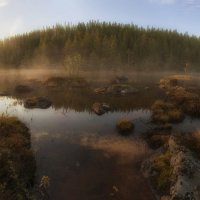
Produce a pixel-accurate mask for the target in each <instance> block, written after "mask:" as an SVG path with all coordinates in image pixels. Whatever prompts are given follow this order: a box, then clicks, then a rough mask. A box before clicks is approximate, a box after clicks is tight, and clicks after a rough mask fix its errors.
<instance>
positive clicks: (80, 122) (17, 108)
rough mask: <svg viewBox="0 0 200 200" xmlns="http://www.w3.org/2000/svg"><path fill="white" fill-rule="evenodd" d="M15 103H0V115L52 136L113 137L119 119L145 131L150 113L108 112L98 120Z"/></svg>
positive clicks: (3, 101) (93, 116) (83, 113)
mask: <svg viewBox="0 0 200 200" xmlns="http://www.w3.org/2000/svg"><path fill="white" fill-rule="evenodd" d="M16 102H17V100H14V99H10V98H1V99H0V112H1V113H5V114H8V115H13V116H17V117H19V119H21V120H22V121H23V122H25V123H26V124H27V125H28V126H29V127H30V129H31V131H32V133H34V132H48V133H49V134H50V135H51V134H55V133H60V134H66V133H74V134H76V133H82V132H86V133H89V132H91V133H100V134H106V133H110V134H112V133H115V132H116V129H115V125H116V122H117V121H118V119H120V118H129V119H130V120H133V122H134V123H135V124H137V126H136V127H135V132H136V133H137V132H142V131H144V128H145V126H146V125H147V123H148V121H149V117H150V112H149V111H145V110H138V111H133V112H128V113H125V112H110V113H107V114H105V115H103V116H97V115H96V114H93V113H88V112H86V111H85V112H75V111H73V110H70V109H69V110H68V111H64V110H63V109H58V110H55V109H54V108H49V109H46V110H41V109H26V108H24V107H23V105H22V104H17V103H16Z"/></svg>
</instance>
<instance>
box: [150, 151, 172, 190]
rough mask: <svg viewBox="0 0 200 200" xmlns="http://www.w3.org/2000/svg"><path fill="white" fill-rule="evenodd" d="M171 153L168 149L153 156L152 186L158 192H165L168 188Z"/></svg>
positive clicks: (170, 171)
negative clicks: (153, 172)
mask: <svg viewBox="0 0 200 200" xmlns="http://www.w3.org/2000/svg"><path fill="white" fill-rule="evenodd" d="M170 159H171V154H170V152H169V151H166V152H165V153H163V154H161V155H158V156H156V157H155V159H154V162H153V165H152V170H153V171H155V174H154V176H153V177H152V178H151V182H152V185H153V187H154V188H155V189H156V190H157V191H158V192H159V193H160V194H166V193H168V192H169V189H170V183H171V181H170V178H171V173H172V167H171V166H170Z"/></svg>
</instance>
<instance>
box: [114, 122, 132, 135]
mask: <svg viewBox="0 0 200 200" xmlns="http://www.w3.org/2000/svg"><path fill="white" fill-rule="evenodd" d="M117 129H118V131H119V132H120V133H121V134H123V135H125V134H129V133H131V132H132V131H133V129H134V124H133V122H131V121H130V120H128V119H121V120H119V121H118V122H117Z"/></svg>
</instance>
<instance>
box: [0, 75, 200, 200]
mask: <svg viewBox="0 0 200 200" xmlns="http://www.w3.org/2000/svg"><path fill="white" fill-rule="evenodd" d="M1 76H2V77H4V76H3V75H2V74H1ZM11 76H12V77H15V75H14V74H11ZM162 76H163V75H160V76H159V75H156V76H155V77H152V76H151V78H150V79H146V78H145V77H147V76H146V75H144V74H136V75H135V76H133V78H132V81H133V84H135V85H136V86H137V87H138V88H139V89H140V93H139V94H137V95H131V96H125V97H119V96H96V95H93V94H91V93H90V92H88V91H82V90H81V91H76V92H74V91H70V90H69V91H66V92H65V93H63V92H62V91H53V92H51V91H46V90H43V89H40V91H36V92H34V93H33V94H27V95H16V94H14V95H12V97H0V113H1V114H3V113H4V114H5V115H11V116H17V117H18V118H19V119H20V120H22V121H23V122H24V123H25V124H26V125H27V126H28V127H29V128H30V131H31V137H32V147H33V149H34V151H35V157H36V162H37V182H38V183H39V180H40V178H41V177H42V176H43V175H46V176H49V178H50V188H49V194H50V199H52V200H66V199H70V200H102V199H105V200H106V199H123V200H146V199H148V200H151V199H154V197H153V194H152V193H151V190H150V188H149V186H148V183H147V182H146V180H145V179H144V178H143V176H142V174H141V172H140V164H141V160H142V159H143V158H145V157H147V156H148V155H149V154H150V153H151V151H150V150H149V149H148V147H147V146H146V144H145V143H144V142H143V141H142V140H141V139H140V135H141V134H142V133H144V132H145V131H147V130H148V129H149V128H151V127H152V126H153V125H152V124H151V123H150V116H151V112H150V110H149V109H150V106H151V104H152V103H153V102H154V101H155V100H156V99H158V98H162V91H160V90H158V89H157V85H156V84H157V82H158V80H159V78H160V77H162ZM22 77H23V76H22ZM31 78H35V77H31ZM88 79H89V78H88ZM13 80H14V82H13ZM99 80H101V76H100V78H99ZM20 81H22V80H20ZM104 81H105V80H104ZM18 82H19V81H18V80H17V78H16V79H12V80H11V79H9V78H8V84H7V85H6V87H5V86H4V88H3V89H2V90H6V89H7V90H9V89H12V87H14V85H15V84H16V83H18ZM98 84H103V81H102V82H101V83H98ZM145 86H149V87H150V89H149V90H144V88H145ZM10 91H11V90H10ZM11 93H12V92H11ZM32 95H34V96H35V95H44V96H48V97H49V98H50V99H51V100H52V101H53V106H52V107H50V108H49V109H46V110H40V109H26V108H24V106H23V99H24V98H26V97H29V96H32ZM96 101H100V102H106V103H109V104H110V105H111V107H112V111H111V112H108V113H107V114H105V115H103V116H97V115H95V114H94V113H92V112H91V105H92V103H94V102H96ZM124 117H126V118H129V119H131V120H132V121H133V122H134V124H135V130H134V132H133V134H132V135H130V136H128V137H122V136H120V135H119V134H118V132H117V130H116V122H117V120H118V119H120V118H124ZM199 128H200V121H199V120H195V119H191V118H189V117H186V119H185V120H184V122H183V123H181V124H178V125H175V126H173V129H174V131H179V130H181V131H183V132H184V131H185V132H187V131H193V130H198V129H199Z"/></svg>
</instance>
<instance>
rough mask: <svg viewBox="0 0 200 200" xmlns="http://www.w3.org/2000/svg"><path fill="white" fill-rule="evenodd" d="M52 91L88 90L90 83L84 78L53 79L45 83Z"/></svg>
mask: <svg viewBox="0 0 200 200" xmlns="http://www.w3.org/2000/svg"><path fill="white" fill-rule="evenodd" d="M45 85H46V87H48V88H50V89H69V88H86V87H88V86H89V84H88V82H87V81H86V80H85V79H84V78H82V77H73V76H72V77H51V78H49V79H48V80H47V81H45Z"/></svg>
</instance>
